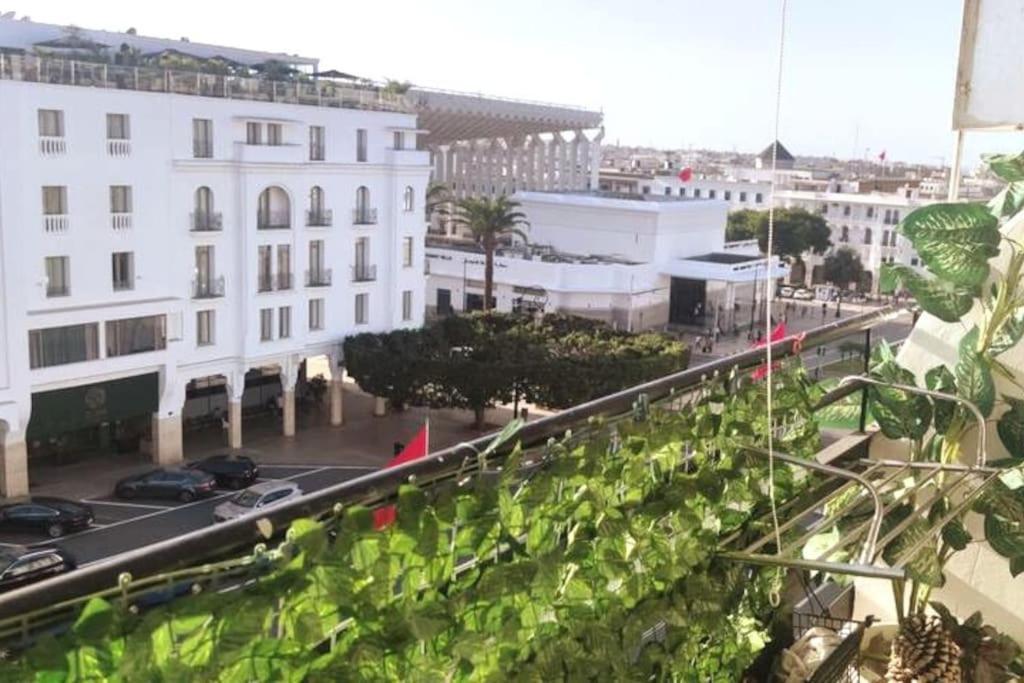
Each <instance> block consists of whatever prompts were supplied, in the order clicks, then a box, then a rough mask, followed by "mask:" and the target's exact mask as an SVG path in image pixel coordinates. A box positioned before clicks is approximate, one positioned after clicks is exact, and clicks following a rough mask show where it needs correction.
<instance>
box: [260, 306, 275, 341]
mask: <svg viewBox="0 0 1024 683" xmlns="http://www.w3.org/2000/svg"><path fill="white" fill-rule="evenodd" d="M273 338H274V309H273V308H261V309H260V341H271V340H272V339H273Z"/></svg>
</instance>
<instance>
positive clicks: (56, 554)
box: [0, 545, 78, 592]
mask: <svg viewBox="0 0 1024 683" xmlns="http://www.w3.org/2000/svg"><path fill="white" fill-rule="evenodd" d="M77 566H78V563H76V562H75V558H74V557H72V556H71V555H70V554H69V553H68V552H67V551H66V550H63V549H61V548H25V547H24V546H20V545H10V546H4V547H0V592H3V591H8V590H11V589H12V588H18V587H19V586H24V585H26V584H30V583H35V582H36V581H42V580H43V579H46V578H49V577H51V576H56V575H57V574H63V573H65V572H69V571H71V570H72V569H74V568H75V567H77Z"/></svg>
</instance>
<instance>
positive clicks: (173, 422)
mask: <svg viewBox="0 0 1024 683" xmlns="http://www.w3.org/2000/svg"><path fill="white" fill-rule="evenodd" d="M184 407H185V384H184V382H180V381H178V376H177V373H176V372H175V371H174V369H173V368H172V367H171V366H169V365H165V366H164V367H163V369H161V370H160V401H159V404H158V407H157V411H156V413H154V414H153V418H152V423H151V432H150V436H151V437H152V442H153V452H152V454H151V455H152V458H153V462H154V463H156V464H158V465H173V464H175V463H179V462H181V461H182V460H184V459H185V452H184V447H183V445H182V433H181V410H182V408H184Z"/></svg>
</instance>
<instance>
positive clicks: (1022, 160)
mask: <svg viewBox="0 0 1024 683" xmlns="http://www.w3.org/2000/svg"><path fill="white" fill-rule="evenodd" d="M981 158H982V161H984V162H985V164H986V165H988V167H989V170H991V171H992V172H993V173H995V174H996V176H998V177H999V179H1000V180H1005V181H1006V182H1008V183H1013V182H1017V181H1018V180H1024V153H1021V154H982V155H981Z"/></svg>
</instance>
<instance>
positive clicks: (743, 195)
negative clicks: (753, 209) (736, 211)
mask: <svg viewBox="0 0 1024 683" xmlns="http://www.w3.org/2000/svg"><path fill="white" fill-rule="evenodd" d="M740 201H741V202H745V201H747V193H746V192H740Z"/></svg>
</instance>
